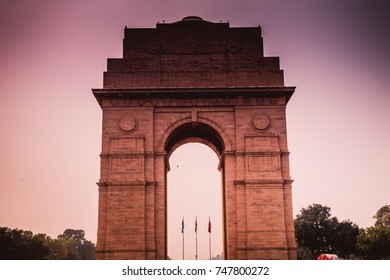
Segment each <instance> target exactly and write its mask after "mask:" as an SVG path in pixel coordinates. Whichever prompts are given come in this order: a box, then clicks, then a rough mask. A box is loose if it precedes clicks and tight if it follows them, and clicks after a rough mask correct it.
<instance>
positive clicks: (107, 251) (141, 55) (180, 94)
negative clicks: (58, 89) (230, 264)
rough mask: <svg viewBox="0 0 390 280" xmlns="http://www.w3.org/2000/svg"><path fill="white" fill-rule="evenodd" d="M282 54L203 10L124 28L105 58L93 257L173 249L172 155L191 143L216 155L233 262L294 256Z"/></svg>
mask: <svg viewBox="0 0 390 280" xmlns="http://www.w3.org/2000/svg"><path fill="white" fill-rule="evenodd" d="M294 90H295V87H288V86H285V85H284V81H283V71H282V70H280V66H279V58H278V57H264V54H263V42H262V37H261V29H260V27H230V26H229V23H212V22H208V21H205V20H203V19H201V18H199V17H194V16H192V17H186V18H183V20H181V21H178V22H174V23H158V24H157V25H156V28H127V27H126V28H125V32H124V41H123V58H110V59H108V64H107V71H106V72H105V73H104V83H103V88H101V89H93V94H94V95H95V97H96V99H97V101H98V103H99V105H100V107H101V108H102V111H103V128H102V152H101V171H100V180H99V182H98V186H99V220H98V237H97V247H96V257H97V258H98V259H158V260H160V259H166V258H167V202H166V201H167V199H166V196H167V186H166V184H167V172H168V170H169V162H168V159H169V156H170V155H171V153H172V152H173V150H174V149H176V148H177V147H179V146H180V145H182V144H185V143H188V142H200V143H204V144H206V145H208V146H209V147H211V148H212V149H213V150H214V151H215V152H216V153H217V155H218V157H219V160H220V164H219V166H220V169H221V172H222V185H223V186H222V193H223V194H222V196H223V232H224V235H223V238H224V256H225V258H226V259H296V245H295V238H294V226H293V214H292V195H291V188H292V186H291V184H292V180H291V178H290V171H289V151H288V147H287V134H286V105H287V103H288V101H289V99H290V97H291V96H292V94H293V92H294Z"/></svg>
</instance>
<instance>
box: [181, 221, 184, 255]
mask: <svg viewBox="0 0 390 280" xmlns="http://www.w3.org/2000/svg"><path fill="white" fill-rule="evenodd" d="M181 233H182V234H183V260H184V217H183V218H182V220H181Z"/></svg>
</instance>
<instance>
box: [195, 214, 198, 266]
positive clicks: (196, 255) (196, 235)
mask: <svg viewBox="0 0 390 280" xmlns="http://www.w3.org/2000/svg"><path fill="white" fill-rule="evenodd" d="M195 246H196V252H195V260H198V218H197V217H195Z"/></svg>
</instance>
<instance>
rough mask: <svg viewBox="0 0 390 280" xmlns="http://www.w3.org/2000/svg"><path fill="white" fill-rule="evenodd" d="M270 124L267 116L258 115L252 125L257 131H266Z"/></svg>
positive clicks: (253, 119)
mask: <svg viewBox="0 0 390 280" xmlns="http://www.w3.org/2000/svg"><path fill="white" fill-rule="evenodd" d="M270 124H271V122H270V120H269V118H268V116H267V115H264V114H256V115H254V116H253V118H252V125H253V127H254V128H255V129H257V130H266V129H267V128H268V127H269V126H270Z"/></svg>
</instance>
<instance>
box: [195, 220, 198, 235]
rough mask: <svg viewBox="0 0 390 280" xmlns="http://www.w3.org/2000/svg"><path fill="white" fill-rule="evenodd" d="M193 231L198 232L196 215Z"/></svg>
mask: <svg viewBox="0 0 390 280" xmlns="http://www.w3.org/2000/svg"><path fill="white" fill-rule="evenodd" d="M195 232H198V217H195Z"/></svg>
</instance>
